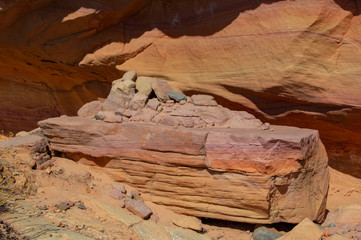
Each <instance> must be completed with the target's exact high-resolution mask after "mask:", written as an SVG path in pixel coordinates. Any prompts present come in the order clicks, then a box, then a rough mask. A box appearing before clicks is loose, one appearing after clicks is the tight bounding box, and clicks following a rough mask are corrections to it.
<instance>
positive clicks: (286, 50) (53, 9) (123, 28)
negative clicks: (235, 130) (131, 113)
mask: <svg viewBox="0 0 361 240" xmlns="http://www.w3.org/2000/svg"><path fill="white" fill-rule="evenodd" d="M360 5H361V4H360V3H359V1H354V0H317V1H315V0H294V1H282V0H260V1H253V0H224V1H214V0H201V1H193V0H184V1H162V0H153V1H149V0H125V1H114V0H94V1H83V0H79V1H70V0H61V1H60V0H33V1H28V0H16V1H15V0H14V1H0V22H1V26H0V86H1V87H0V102H1V103H2V104H1V105H0V128H1V129H6V130H12V131H20V130H24V129H25V130H26V129H28V130H30V129H31V128H33V127H35V126H36V122H37V121H38V120H40V119H45V118H48V117H51V116H59V115H61V114H64V113H66V114H69V115H71V114H75V113H76V111H77V109H78V108H79V107H80V106H82V105H83V104H84V103H86V102H89V101H91V100H95V99H96V98H97V97H105V96H106V94H107V93H108V91H109V89H110V82H111V81H112V80H113V79H116V78H118V77H120V76H121V75H122V73H123V72H124V71H126V70H136V71H137V72H138V73H139V74H141V75H148V76H153V77H159V78H162V79H165V80H168V81H172V82H173V83H174V84H175V86H177V87H178V88H179V89H181V90H182V91H183V92H185V93H188V95H192V94H191V93H208V94H212V95H214V96H215V97H216V100H217V101H218V102H219V103H221V104H222V105H224V106H227V107H231V108H233V109H242V110H248V111H250V112H252V113H253V114H255V115H256V116H257V117H258V118H260V119H261V120H267V121H269V122H271V123H273V124H281V125H292V126H298V127H307V128H312V129H318V130H319V131H320V135H321V138H322V140H323V142H324V143H325V146H326V148H327V151H328V155H329V159H330V165H331V166H333V167H335V168H337V169H338V170H342V171H344V172H347V173H349V174H352V175H355V176H359V177H361V175H360V173H361V99H360V96H361V87H360V85H361V82H360V79H361V78H360V77H361V71H360V68H359V66H360V63H361V53H360V51H361V50H360V49H361V48H360V42H361V30H360V28H359V26H360V24H361V16H360V9H361V6H360ZM116 68H117V69H118V70H120V71H117V70H115V69H116Z"/></svg>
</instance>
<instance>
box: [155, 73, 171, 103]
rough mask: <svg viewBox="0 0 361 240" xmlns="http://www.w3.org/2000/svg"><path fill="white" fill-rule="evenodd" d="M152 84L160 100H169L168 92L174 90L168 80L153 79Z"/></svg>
mask: <svg viewBox="0 0 361 240" xmlns="http://www.w3.org/2000/svg"><path fill="white" fill-rule="evenodd" d="M151 86H152V89H153V91H154V93H155V95H156V96H157V98H158V100H159V101H161V102H166V101H167V100H169V99H170V98H169V96H168V92H169V91H173V90H174V88H173V87H172V86H171V85H169V84H168V83H167V82H166V81H164V80H160V79H157V78H153V79H152V81H151Z"/></svg>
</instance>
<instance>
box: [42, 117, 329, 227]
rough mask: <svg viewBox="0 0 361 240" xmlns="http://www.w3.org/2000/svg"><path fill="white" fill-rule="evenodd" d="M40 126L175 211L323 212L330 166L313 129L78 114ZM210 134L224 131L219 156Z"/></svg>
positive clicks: (319, 215) (288, 216)
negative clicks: (181, 124)
mask: <svg viewBox="0 0 361 240" xmlns="http://www.w3.org/2000/svg"><path fill="white" fill-rule="evenodd" d="M39 126H40V127H41V129H42V131H43V132H44V134H45V135H46V136H47V137H48V138H49V141H50V145H51V148H52V149H53V150H56V151H59V152H63V153H66V154H67V156H69V157H70V158H72V159H74V160H76V161H79V162H80V163H83V164H90V165H98V166H102V167H105V168H107V169H108V170H109V173H110V174H111V175H112V176H113V177H114V181H118V182H126V183H127V184H129V185H132V186H134V187H136V188H137V189H139V190H140V191H141V192H142V193H143V195H142V196H143V198H144V199H145V200H150V201H152V202H154V203H157V204H162V205H166V206H168V207H169V208H171V209H172V210H174V211H175V212H179V213H184V214H187V215H191V216H196V217H206V218H215V219H222V220H230V221H239V222H249V223H275V222H289V223H298V222H300V221H302V220H303V219H304V218H305V217H307V218H309V219H311V220H313V221H321V220H322V219H323V218H324V213H325V203H326V198H327V190H328V184H329V172H328V165H327V156H326V152H325V149H324V147H323V145H322V143H321V141H320V139H319V136H318V132H317V131H315V130H310V129H299V128H293V127H281V126H274V130H273V131H262V130H258V129H225V128H211V129H209V128H203V129H186V128H178V129H174V128H173V127H168V126H164V125H154V124H140V123H107V122H103V121H95V120H91V119H88V118H82V117H61V118H51V119H47V120H44V121H41V122H39ZM212 135H221V136H226V137H219V138H218V145H219V146H220V148H221V149H223V150H224V153H222V154H223V155H220V154H221V153H220V152H219V151H218V150H217V149H216V146H217V145H216V142H215V141H214V140H213V138H212V137H211V136H212ZM177 136H181V137H177ZM229 139H233V141H231V142H229ZM241 142H243V145H242V144H240V143H241ZM169 143H171V144H169ZM227 146H228V148H227ZM233 151H235V152H233ZM232 152H233V155H232ZM286 153H289V154H286ZM221 156H222V157H224V158H223V159H222V158H221Z"/></svg>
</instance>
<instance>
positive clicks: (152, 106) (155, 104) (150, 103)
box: [146, 98, 160, 111]
mask: <svg viewBox="0 0 361 240" xmlns="http://www.w3.org/2000/svg"><path fill="white" fill-rule="evenodd" d="M159 105H160V102H159V101H158V99H157V98H152V99H149V100H148V102H147V105H146V107H148V108H150V109H152V110H155V111H156V110H157V109H158V107H159Z"/></svg>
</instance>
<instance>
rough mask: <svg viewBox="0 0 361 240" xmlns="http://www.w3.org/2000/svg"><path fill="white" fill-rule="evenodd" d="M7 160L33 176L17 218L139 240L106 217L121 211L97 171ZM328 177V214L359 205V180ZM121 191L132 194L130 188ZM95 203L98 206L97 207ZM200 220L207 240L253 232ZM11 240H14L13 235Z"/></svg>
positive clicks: (164, 219)
mask: <svg viewBox="0 0 361 240" xmlns="http://www.w3.org/2000/svg"><path fill="white" fill-rule="evenodd" d="M5 139H7V137H5V136H1V135H0V141H3V140H5ZM7 154H9V153H7ZM10 157H11V159H12V160H13V161H14V162H16V163H17V164H19V168H21V170H22V171H25V172H27V173H26V174H28V175H29V176H30V175H31V176H32V177H31V178H30V179H32V181H30V184H31V185H32V189H31V191H32V193H31V194H30V196H26V198H25V201H24V202H22V204H25V205H26V204H28V205H29V206H30V208H31V209H32V213H30V212H29V211H28V210H26V207H24V206H25V205H24V206H23V207H21V209H22V210H23V213H22V214H34V212H36V214H37V216H38V217H40V218H41V219H45V220H46V221H47V222H48V223H51V224H53V225H54V226H57V227H58V228H62V229H64V230H67V231H68V232H63V233H62V234H63V235H59V236H58V237H59V238H58V239H66V238H65V237H64V236H69V235H67V234H69V231H71V232H75V233H77V234H80V235H81V236H87V237H89V238H84V239H104V240H105V239H139V236H138V234H137V233H136V232H135V231H134V229H133V228H131V227H129V226H127V225H126V224H123V223H120V222H119V221H118V220H117V219H116V218H114V217H110V215H109V214H110V212H117V211H120V210H119V209H121V206H120V204H119V201H118V200H115V199H113V198H111V197H109V191H110V190H111V189H112V179H111V178H110V177H109V175H107V174H106V173H105V172H104V171H103V170H102V169H100V168H97V167H91V166H84V165H81V164H78V163H75V162H73V161H71V160H68V159H63V158H58V159H57V160H56V161H55V162H54V164H53V166H52V167H51V168H48V169H46V170H31V169H30V168H29V167H28V165H27V162H28V161H29V152H28V151H25V150H24V151H17V152H16V153H15V154H13V155H11V156H10ZM0 158H5V159H6V158H9V156H4V154H1V153H0ZM330 173H331V180H330V190H329V196H328V202H327V209H328V210H329V211H333V210H335V209H336V208H338V207H340V206H343V205H350V204H361V179H358V178H354V177H352V176H349V175H347V174H344V173H341V172H339V171H336V170H334V169H330ZM126 187H127V189H131V187H129V186H126ZM31 191H30V192H31ZM97 201H100V202H101V203H99V202H98V203H96V202H97ZM61 202H68V203H69V202H70V203H74V204H75V206H73V207H71V208H70V209H69V210H67V211H59V210H58V209H57V207H56V206H57V205H58V204H60V203H61ZM78 203H82V204H83V205H84V206H85V207H86V209H85V210H84V209H80V208H78V207H77V204H78ZM148 204H149V206H151V208H152V209H153V211H154V213H155V214H156V215H157V216H159V222H158V223H156V224H158V226H172V217H173V216H174V215H173V214H175V213H173V212H172V211H170V210H168V209H167V208H165V207H163V206H157V205H155V204H152V203H148ZM109 208H113V210H109ZM34 209H35V210H34ZM44 209H46V210H44ZM148 221H153V220H148ZM202 221H203V227H204V229H205V230H206V232H205V233H204V235H203V236H207V237H209V238H210V239H239V240H249V239H250V238H251V234H252V232H253V230H254V228H255V227H256V225H252V224H242V223H235V222H227V221H216V220H206V219H202ZM292 227H293V226H292V225H287V224H278V225H273V226H269V228H274V229H275V231H278V232H281V233H282V232H286V231H289V230H290V229H291V228H292ZM35 231H36V230H35ZM59 234H60V233H59ZM13 235H14V233H13ZM80 235H79V236H80ZM0 236H1V235H0ZM4 239H6V238H4ZM9 239H10V238H9ZM12 239H17V238H16V237H14V236H13V238H12ZM68 239H72V238H71V237H70V238H68ZM77 239H78V237H77ZM79 239H80V238H79Z"/></svg>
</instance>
